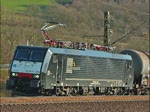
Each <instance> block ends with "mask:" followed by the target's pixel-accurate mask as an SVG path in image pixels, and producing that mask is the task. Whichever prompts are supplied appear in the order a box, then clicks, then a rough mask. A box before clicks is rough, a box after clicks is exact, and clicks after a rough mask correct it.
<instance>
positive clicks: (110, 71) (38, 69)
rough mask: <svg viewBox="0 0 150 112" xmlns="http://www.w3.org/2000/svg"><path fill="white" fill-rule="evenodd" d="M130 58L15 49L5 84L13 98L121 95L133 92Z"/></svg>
mask: <svg viewBox="0 0 150 112" xmlns="http://www.w3.org/2000/svg"><path fill="white" fill-rule="evenodd" d="M133 79H134V73H133V62H132V58H131V56H130V55H124V54H115V53H109V52H104V51H97V50H88V49H84V50H83V49H68V48H53V47H36V46H17V48H16V50H15V53H14V57H13V60H12V62H11V67H10V76H9V79H8V80H7V90H11V91H12V93H13V94H16V95H37V94H38V95H83V94H94V95H99V94H101V95H102V94H105V95H113V94H116V95H123V94H129V93H130V90H133Z"/></svg>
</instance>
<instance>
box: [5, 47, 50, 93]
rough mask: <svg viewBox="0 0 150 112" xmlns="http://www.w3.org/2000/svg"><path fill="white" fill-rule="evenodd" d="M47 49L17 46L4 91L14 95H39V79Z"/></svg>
mask: <svg viewBox="0 0 150 112" xmlns="http://www.w3.org/2000/svg"><path fill="white" fill-rule="evenodd" d="M46 51H47V48H41V47H32V46H18V47H17V48H16V51H15V53H14V57H13V60H12V63H11V67H10V71H9V72H10V73H9V75H10V76H9V79H8V80H7V83H6V85H7V86H6V89H7V90H11V91H12V93H14V94H35V93H36V94H37V93H40V77H41V68H42V64H43V60H44V57H45V54H46Z"/></svg>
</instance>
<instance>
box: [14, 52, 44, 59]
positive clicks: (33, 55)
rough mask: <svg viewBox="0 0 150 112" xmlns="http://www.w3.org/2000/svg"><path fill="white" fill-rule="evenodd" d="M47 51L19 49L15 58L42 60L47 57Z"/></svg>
mask: <svg viewBox="0 0 150 112" xmlns="http://www.w3.org/2000/svg"><path fill="white" fill-rule="evenodd" d="M45 53H46V52H45V51H42V50H28V49H18V50H17V51H16V54H15V57H14V58H15V60H26V61H38V62H42V61H43V59H44V57H45Z"/></svg>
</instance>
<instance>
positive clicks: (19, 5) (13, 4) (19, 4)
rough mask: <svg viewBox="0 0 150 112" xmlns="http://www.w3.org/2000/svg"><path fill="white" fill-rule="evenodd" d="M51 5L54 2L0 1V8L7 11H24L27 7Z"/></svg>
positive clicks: (44, 0)
mask: <svg viewBox="0 0 150 112" xmlns="http://www.w3.org/2000/svg"><path fill="white" fill-rule="evenodd" d="M34 4H37V5H53V4H56V2H55V0H1V7H2V8H4V9H7V10H11V11H12V10H13V11H15V12H16V11H18V10H24V9H25V7H26V6H28V5H34Z"/></svg>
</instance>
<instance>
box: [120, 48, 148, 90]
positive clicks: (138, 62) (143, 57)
mask: <svg viewBox="0 0 150 112" xmlns="http://www.w3.org/2000/svg"><path fill="white" fill-rule="evenodd" d="M121 54H127V55H130V56H131V57H132V59H133V67H134V83H135V84H136V85H137V87H140V86H143V85H148V86H149V87H150V85H149V83H150V82H149V80H150V64H149V59H150V55H149V52H144V51H138V50H132V49H128V50H124V51H122V52H121ZM145 80H146V81H145ZM143 81H145V84H144V82H143ZM146 83H147V84H146Z"/></svg>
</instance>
